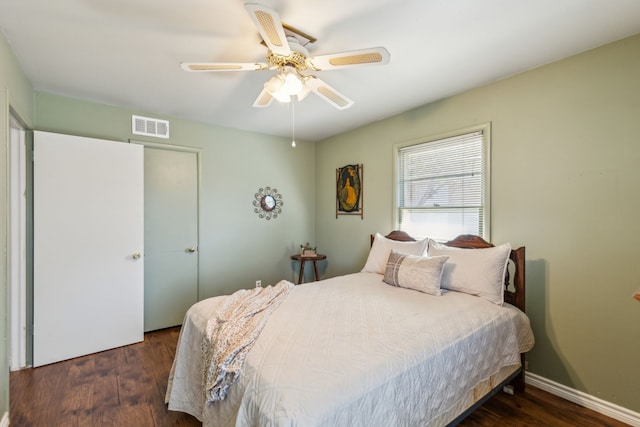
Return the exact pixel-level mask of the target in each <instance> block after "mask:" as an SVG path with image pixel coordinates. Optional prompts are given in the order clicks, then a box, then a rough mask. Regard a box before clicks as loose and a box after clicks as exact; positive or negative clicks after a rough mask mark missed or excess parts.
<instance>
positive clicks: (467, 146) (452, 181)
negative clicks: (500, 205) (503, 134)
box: [394, 124, 490, 241]
mask: <svg viewBox="0 0 640 427" xmlns="http://www.w3.org/2000/svg"><path fill="white" fill-rule="evenodd" d="M395 148H396V149H395V157H396V161H395V167H396V173H395V176H396V184H395V186H394V188H395V191H396V194H395V196H396V197H395V200H396V209H395V215H396V218H395V223H396V227H397V228H398V229H400V230H403V231H406V232H407V233H409V234H410V235H412V236H414V237H430V238H432V239H435V240H445V241H446V240H451V239H453V238H454V237H456V236H458V235H460V234H476V235H479V236H482V237H485V238H489V200H490V199H489V187H490V182H489V177H490V171H489V165H490V161H489V160H490V159H489V153H490V126H489V124H487V125H484V126H481V127H476V128H473V129H466V130H463V131H460V132H456V133H453V134H447V135H442V136H439V137H436V138H433V139H429V140H428V141H419V142H416V141H414V142H410V143H404V144H400V145H397V146H396V147H395Z"/></svg>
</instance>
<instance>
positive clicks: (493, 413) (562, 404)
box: [10, 328, 626, 427]
mask: <svg viewBox="0 0 640 427" xmlns="http://www.w3.org/2000/svg"><path fill="white" fill-rule="evenodd" d="M178 334H179V328H170V329H165V330H161V331H156V332H151V333H148V334H146V335H145V340H144V342H142V343H139V344H134V345H130V346H126V347H121V348H117V349H114V350H109V351H105V352H102V353H97V354H93V355H89V356H83V357H79V358H76V359H72V360H69V361H65V362H59V363H54V364H51V365H47V366H42V367H40V368H36V369H25V370H22V371H17V372H12V373H11V374H10V399H11V408H10V421H11V426H12V427H13V426H20V427H22V426H25V427H58V426H64V427H67V426H69V427H75V426H77V427H93V426H96V427H98V426H119V427H121V426H125V427H128V426H135V427H164V426H167V427H174V426H175V427H180V426H185V427H186V426H200V423H199V422H198V420H196V419H195V418H193V417H192V416H190V415H187V414H183V413H179V412H173V411H169V410H167V407H166V405H165V404H164V395H165V392H166V388H167V378H168V376H169V370H170V368H171V363H172V361H173V355H174V352H175V347H176V343H177V340H178ZM460 425H461V426H496V425H502V426H567V427H574V426H581V427H588V426H611V427H616V426H626V424H623V423H620V422H618V421H616V420H613V419H611V418H607V417H605V416H603V415H600V414H598V413H596V412H593V411H591V410H588V409H585V408H582V407H580V406H578V405H575V404H573V403H571V402H568V401H566V400H563V399H560V398H558V397H556V396H553V395H551V394H549V393H546V392H544V391H542V390H538V389H536V388H534V387H530V386H528V387H527V389H526V391H525V392H524V393H523V394H516V395H515V396H510V395H507V394H504V393H498V394H497V395H496V396H494V397H492V398H491V399H490V400H489V401H488V402H487V403H485V405H483V406H482V407H480V408H479V409H478V410H476V411H475V412H474V413H473V414H471V415H470V416H469V417H468V418H467V419H465V420H464V421H463V422H462V423H461V424H460Z"/></svg>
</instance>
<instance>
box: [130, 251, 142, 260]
mask: <svg viewBox="0 0 640 427" xmlns="http://www.w3.org/2000/svg"><path fill="white" fill-rule="evenodd" d="M141 256H142V254H140V252H136V253H135V254H133V255H131V257H132V258H133V259H140V257H141Z"/></svg>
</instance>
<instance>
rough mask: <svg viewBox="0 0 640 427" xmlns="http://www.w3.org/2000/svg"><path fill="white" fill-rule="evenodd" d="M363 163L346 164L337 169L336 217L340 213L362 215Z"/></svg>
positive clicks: (361, 216) (362, 216)
mask: <svg viewBox="0 0 640 427" xmlns="http://www.w3.org/2000/svg"><path fill="white" fill-rule="evenodd" d="M362 169H363V166H362V164H359V165H346V166H343V167H341V168H338V169H336V218H338V215H360V218H361V219H362V218H364V210H363V206H362V193H363V181H362Z"/></svg>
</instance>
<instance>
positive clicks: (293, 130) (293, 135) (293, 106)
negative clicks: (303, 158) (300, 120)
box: [291, 96, 296, 148]
mask: <svg viewBox="0 0 640 427" xmlns="http://www.w3.org/2000/svg"><path fill="white" fill-rule="evenodd" d="M291 147H293V148H296V100H295V98H294V97H293V96H292V97H291Z"/></svg>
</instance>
